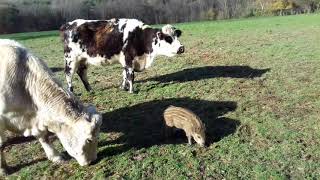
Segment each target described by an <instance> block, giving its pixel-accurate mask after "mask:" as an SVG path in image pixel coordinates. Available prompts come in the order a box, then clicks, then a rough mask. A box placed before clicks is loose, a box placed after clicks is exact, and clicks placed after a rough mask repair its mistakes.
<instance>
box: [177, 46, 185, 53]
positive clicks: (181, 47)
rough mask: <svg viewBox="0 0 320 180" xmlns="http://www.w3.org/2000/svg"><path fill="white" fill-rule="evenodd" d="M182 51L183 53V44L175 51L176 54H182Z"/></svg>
mask: <svg viewBox="0 0 320 180" xmlns="http://www.w3.org/2000/svg"><path fill="white" fill-rule="evenodd" d="M182 53H184V46H180V47H179V49H178V52H177V54H182Z"/></svg>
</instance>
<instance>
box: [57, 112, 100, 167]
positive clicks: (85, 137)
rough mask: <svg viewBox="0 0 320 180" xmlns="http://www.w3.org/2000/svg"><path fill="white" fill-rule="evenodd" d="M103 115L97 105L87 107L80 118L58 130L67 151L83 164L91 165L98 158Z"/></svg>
mask: <svg viewBox="0 0 320 180" xmlns="http://www.w3.org/2000/svg"><path fill="white" fill-rule="evenodd" d="M101 123H102V116H101V114H99V113H98V112H97V111H96V109H95V107H93V106H88V107H86V110H85V112H84V113H83V114H82V115H81V116H80V119H78V120H77V121H74V122H72V124H67V125H64V126H61V127H60V130H59V132H56V134H57V136H58V137H59V140H60V141H61V144H62V145H63V147H64V148H65V149H66V150H67V152H68V153H69V154H70V155H71V156H72V157H74V158H75V159H76V160H77V161H78V163H79V164H80V165H81V166H85V165H89V164H90V163H91V162H93V161H95V160H96V159H97V146H98V136H99V132H100V126H101Z"/></svg>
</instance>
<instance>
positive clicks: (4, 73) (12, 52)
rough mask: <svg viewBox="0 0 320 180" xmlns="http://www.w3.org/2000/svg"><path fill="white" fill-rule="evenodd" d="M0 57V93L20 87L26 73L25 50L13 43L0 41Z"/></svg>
mask: <svg viewBox="0 0 320 180" xmlns="http://www.w3.org/2000/svg"><path fill="white" fill-rule="evenodd" d="M0 57H1V59H0V92H3V91H4V88H6V89H7V90H8V88H10V87H11V88H12V89H13V88H19V87H21V86H22V85H23V82H22V81H23V80H24V77H25V75H26V73H27V68H26V66H25V64H26V61H27V51H26V49H25V48H24V47H22V46H21V45H19V44H18V43H16V42H14V41H11V40H0ZM21 83H22V84H21Z"/></svg>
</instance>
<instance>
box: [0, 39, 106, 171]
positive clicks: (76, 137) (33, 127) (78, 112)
mask: <svg viewBox="0 0 320 180" xmlns="http://www.w3.org/2000/svg"><path fill="white" fill-rule="evenodd" d="M101 122H102V117H101V115H100V114H99V113H97V112H96V110H95V108H94V107H93V106H88V107H85V106H84V105H83V104H82V103H81V102H79V101H78V100H77V98H76V97H74V95H73V94H72V93H71V92H69V91H68V90H66V89H64V88H63V87H62V85H61V84H60V83H59V82H58V80H56V79H55V78H54V77H53V75H52V73H51V71H50V69H49V68H48V67H47V66H46V64H45V63H44V62H43V61H42V60H40V59H39V58H37V57H35V56H34V55H33V54H31V53H30V52H28V50H27V49H26V48H24V47H23V46H22V45H20V44H19V43H17V42H15V41H12V40H3V39H2V40H0V174H2V175H3V174H5V173H6V170H7V169H6V161H5V158H4V154H3V149H4V147H5V143H6V139H7V137H6V134H7V133H5V132H6V131H12V132H15V133H20V134H23V135H24V136H35V137H37V138H38V140H39V141H40V143H41V145H42V147H43V149H44V151H45V153H46V155H47V157H48V159H49V160H51V161H53V162H60V161H62V158H61V156H60V155H59V154H58V151H56V150H55V149H54V148H53V146H52V145H51V144H50V143H49V142H48V132H49V131H50V132H53V133H55V134H56V135H57V137H58V138H59V140H60V142H61V143H62V145H63V147H64V148H65V149H66V150H67V152H68V153H69V154H70V155H71V156H72V157H74V158H75V159H76V160H77V161H78V163H79V164H80V165H88V164H89V163H90V162H92V161H94V160H95V159H96V158H97V138H98V135H99V129H100V126H101Z"/></svg>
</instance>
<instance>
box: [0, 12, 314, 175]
mask: <svg viewBox="0 0 320 180" xmlns="http://www.w3.org/2000/svg"><path fill="white" fill-rule="evenodd" d="M319 22H320V15H301V16H286V17H267V18H258V19H242V20H231V21H217V22H194V23H184V24H177V26H178V27H179V28H180V29H182V30H183V36H182V38H181V42H182V43H183V44H184V45H185V46H186V53H185V54H183V55H181V56H178V57H174V58H165V57H161V58H158V59H156V61H155V63H154V65H153V66H152V67H151V68H150V69H149V70H147V71H145V72H142V73H137V75H136V77H137V83H135V87H136V89H137V90H138V93H137V94H129V93H127V92H124V91H121V90H119V88H118V86H119V85H120V82H121V67H120V66H119V65H113V66H106V67H92V68H91V69H90V74H89V81H90V82H91V85H92V86H93V88H94V90H95V93H94V94H89V93H86V92H85V90H84V87H83V85H82V84H80V81H79V79H77V80H76V81H75V87H76V88H75V92H77V93H81V96H80V99H81V100H82V101H84V102H86V103H93V104H95V105H96V106H97V107H98V109H99V110H100V111H101V112H102V113H103V117H104V122H103V127H102V132H101V135H100V142H99V154H98V156H99V161H98V163H97V164H95V165H92V166H89V167H79V166H78V165H77V163H76V161H75V160H70V161H69V162H68V163H66V164H63V165H55V164H53V163H51V162H49V161H47V160H46V159H45V154H44V152H43V150H42V149H41V147H40V145H39V143H38V142H36V141H31V142H25V143H18V144H14V145H11V146H9V147H8V148H6V155H7V160H8V164H9V165H10V166H11V167H13V169H15V172H14V173H13V174H12V175H10V176H9V177H8V178H9V179H16V178H22V179H34V178H41V177H52V178H54V177H55V178H71V179H88V178H95V179H102V178H105V177H111V178H114V179H120V178H124V179H141V178H142V179H147V178H149V179H151V178H152V179H189V178H192V179H193V178H194V179H222V178H226V179H237V178H243V179H248V178H250V179H288V178H292V179H304V178H307V179H314V178H315V179H318V178H320V163H319V162H320V123H319V120H320V111H319V107H320V98H319V97H320V78H319V77H320V68H319V67H320V48H319V42H320V23H319ZM0 37H1V38H7V37H9V38H13V39H17V40H18V41H19V42H21V43H22V44H24V45H25V46H26V47H28V48H30V49H31V50H32V51H33V52H34V53H35V54H37V55H38V56H40V57H42V58H43V59H45V60H46V61H47V63H48V64H49V66H50V67H54V68H56V70H57V72H56V75H57V76H58V77H59V78H60V79H61V80H62V81H63V82H64V84H65V79H64V76H63V70H62V69H60V68H63V65H64V62H63V50H62V43H61V42H60V39H59V37H58V33H57V32H56V31H52V32H39V33H26V34H14V35H6V36H0ZM170 104H173V105H179V106H184V107H188V108H190V109H192V110H193V111H194V112H196V113H197V114H198V115H199V116H200V117H201V118H202V120H203V121H204V122H205V123H206V127H207V138H208V142H209V144H210V146H209V147H207V148H200V147H198V146H197V145H192V146H188V145H186V142H187V140H186V138H184V137H183V136H182V137H179V136H178V137H177V138H172V139H169V140H164V139H163V137H162V136H161V133H160V132H161V118H162V117H161V116H162V112H163V110H164V108H165V107H167V106H168V105H170ZM55 144H56V146H58V147H59V149H60V150H61V151H62V148H61V145H60V144H59V142H58V141H55Z"/></svg>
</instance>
